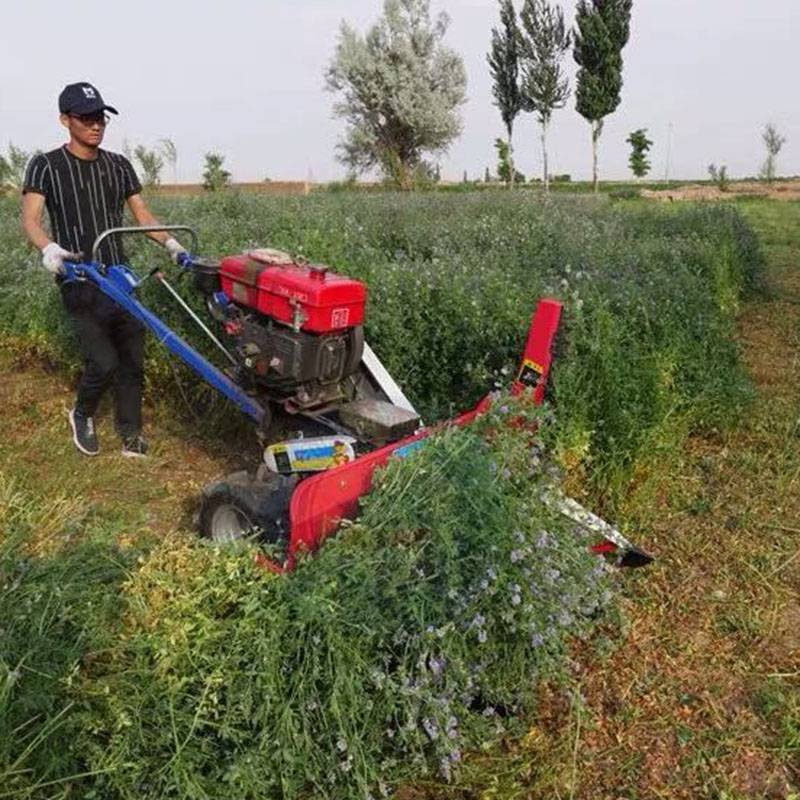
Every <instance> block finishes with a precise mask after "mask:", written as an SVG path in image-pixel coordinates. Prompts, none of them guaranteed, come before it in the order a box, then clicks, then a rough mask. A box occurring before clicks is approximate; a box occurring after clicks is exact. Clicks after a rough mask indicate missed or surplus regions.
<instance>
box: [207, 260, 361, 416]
mask: <svg viewBox="0 0 800 800" xmlns="http://www.w3.org/2000/svg"><path fill="white" fill-rule="evenodd" d="M195 275H196V279H197V283H198V287H199V288H200V289H201V290H202V291H204V292H205V293H206V295H207V296H208V298H209V305H210V308H211V310H212V313H214V316H215V317H216V318H217V319H218V320H219V321H220V322H222V324H223V327H224V330H225V332H226V334H227V336H228V337H229V344H231V345H232V347H231V349H232V350H233V352H234V353H235V354H236V356H237V357H238V358H237V360H238V361H239V365H240V374H239V375H238V376H237V378H238V380H240V381H241V382H242V383H243V384H245V385H247V384H251V385H254V386H263V387H264V388H265V389H267V390H268V391H269V392H270V394H271V395H272V397H273V399H275V400H278V401H280V402H282V403H283V405H284V406H285V407H286V408H288V409H294V410H303V411H307V410H316V409H320V408H324V407H326V406H328V405H330V404H336V403H339V402H340V401H342V400H347V399H349V395H350V394H352V387H351V386H348V384H347V379H348V378H350V377H351V376H353V375H354V374H355V373H356V372H357V370H358V367H359V364H360V362H361V356H362V353H363V349H364V334H363V329H362V323H363V322H364V306H365V304H366V299H367V289H366V286H365V285H364V284H363V283H361V282H360V281H356V280H353V279H351V278H346V277H344V276H341V275H336V274H334V273H332V272H329V271H328V268H327V267H323V266H318V265H309V264H300V263H297V262H296V261H293V260H292V259H291V258H290V257H289V256H287V255H286V254H284V253H280V252H277V251H272V250H254V251H251V252H249V253H245V254H242V255H236V256H228V257H227V258H223V259H222V261H221V262H219V263H217V262H213V263H212V262H208V263H207V265H206V266H205V268H204V269H196V271H195ZM220 290H221V291H222V292H223V293H224V296H223V297H222V298H221V299H222V300H225V298H227V302H220V295H219V294H218V293H219V292H220ZM351 383H352V381H351Z"/></svg>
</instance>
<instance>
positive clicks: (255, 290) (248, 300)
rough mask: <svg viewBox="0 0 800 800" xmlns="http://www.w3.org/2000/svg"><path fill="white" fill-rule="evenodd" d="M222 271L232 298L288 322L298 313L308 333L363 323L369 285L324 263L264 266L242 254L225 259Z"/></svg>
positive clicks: (291, 321)
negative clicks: (330, 269)
mask: <svg viewBox="0 0 800 800" xmlns="http://www.w3.org/2000/svg"><path fill="white" fill-rule="evenodd" d="M219 274H220V279H221V282H222V290H223V291H224V292H225V294H226V295H228V297H230V298H231V299H232V300H233V301H234V302H236V303H239V304H240V305H244V306H248V307H249V308H254V309H256V310H257V311H259V312H260V313H262V314H266V315H267V316H269V317H272V318H273V319H275V320H278V321H279V322H284V323H286V324H288V325H291V324H292V323H293V322H294V320H295V319H296V318H299V319H300V320H301V325H300V327H301V329H302V330H304V331H308V332H310V333H330V332H331V331H337V330H345V329H347V328H352V327H354V326H356V325H361V324H362V323H363V322H364V306H365V304H366V301H367V287H366V286H365V285H364V284H363V283H361V281H357V280H353V279H352V278H346V277H344V276H343V275H336V274H334V273H331V272H325V271H323V268H316V269H315V268H314V267H310V266H306V265H298V264H275V265H264V264H261V263H259V262H257V261H254V260H253V259H251V258H249V257H248V256H246V255H240V256H228V257H227V258H223V259H222V262H221V265H220V270H219ZM298 315H299V317H298Z"/></svg>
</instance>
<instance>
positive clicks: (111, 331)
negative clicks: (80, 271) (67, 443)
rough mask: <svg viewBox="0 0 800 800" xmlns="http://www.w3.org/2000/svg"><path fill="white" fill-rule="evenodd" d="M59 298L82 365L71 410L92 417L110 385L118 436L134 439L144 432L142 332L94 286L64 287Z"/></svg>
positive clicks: (131, 318)
mask: <svg viewBox="0 0 800 800" xmlns="http://www.w3.org/2000/svg"><path fill="white" fill-rule="evenodd" d="M61 296H62V299H63V301H64V306H65V308H66V309H67V312H68V313H69V316H70V320H71V322H72V325H73V328H74V330H75V332H76V333H77V335H78V341H79V343H80V348H81V353H82V354H83V359H84V370H83V375H82V376H81V381H80V384H79V385H78V397H77V400H76V401H75V410H76V411H77V412H78V413H79V414H82V415H84V416H87V417H91V416H93V415H94V413H95V411H96V410H97V406H98V404H99V402H100V398H101V397H102V396H103V392H104V391H105V390H106V388H107V387H108V386H109V384H111V383H112V382H113V384H114V395H115V400H116V425H117V431H118V432H119V434H120V436H122V437H123V438H128V437H129V436H134V435H136V434H138V433H139V432H140V431H141V429H142V384H143V382H144V328H143V327H142V325H141V323H139V322H138V320H136V319H134V318H133V317H132V316H131V315H130V314H128V312H127V311H125V309H123V308H122V307H121V306H118V305H117V304H116V303H115V302H114V301H113V300H112V299H111V298H110V297H106V295H104V294H103V293H102V292H101V291H100V290H99V289H97V287H95V286H94V285H92V284H89V283H68V284H64V285H62V287H61Z"/></svg>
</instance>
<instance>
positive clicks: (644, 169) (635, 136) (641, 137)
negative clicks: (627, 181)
mask: <svg viewBox="0 0 800 800" xmlns="http://www.w3.org/2000/svg"><path fill="white" fill-rule="evenodd" d="M625 141H626V142H627V143H628V144H629V145H630V146H631V155H630V158H629V159H628V165H629V166H630V168H631V172H632V173H633V174H634V175H635V176H636V177H637V178H643V177H644V176H645V175H647V173H648V172H650V162H649V161H648V160H647V153H648V151H649V150H650V148H651V147H652V146H653V143H652V141H650V139H648V138H647V128H638V129H637V130H635V131H633V132H632V133H631V134H630V135H629V136H628V138H627V139H626V140H625Z"/></svg>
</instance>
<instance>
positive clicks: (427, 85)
mask: <svg viewBox="0 0 800 800" xmlns="http://www.w3.org/2000/svg"><path fill="white" fill-rule="evenodd" d="M429 5H430V3H429V0H384V6H383V16H382V17H381V18H380V19H379V20H378V22H377V23H376V24H375V25H373V26H372V27H371V28H370V29H369V30H368V31H367V33H366V35H365V36H361V35H360V34H359V33H357V32H356V31H355V30H353V29H352V28H351V27H350V26H349V25H348V24H347V23H346V22H343V23H342V26H341V28H340V31H339V41H338V43H337V45H336V53H335V55H334V57H333V61H332V62H331V64H330V66H329V68H328V71H327V76H326V79H327V88H328V90H329V91H331V92H335V93H339V94H340V95H341V99H340V100H339V101H337V102H336V103H335V104H334V107H333V110H334V113H335V114H336V115H337V116H339V117H342V118H344V119H345V120H346V121H347V125H348V127H347V131H346V133H345V138H344V141H343V142H342V143H341V144H340V145H339V146H338V148H337V150H338V157H339V159H340V161H342V162H343V163H344V164H346V165H347V166H348V167H349V168H350V169H351V170H352V171H353V172H365V171H367V170H369V169H372V168H373V167H376V166H377V167H379V168H380V169H381V170H382V171H383V173H384V175H385V176H386V177H387V178H389V179H390V180H392V181H393V182H395V183H397V184H398V185H399V186H401V187H403V188H410V187H411V185H412V184H413V182H414V176H415V174H416V173H417V171H418V169H419V168H420V167H423V166H424V155H425V154H426V153H428V154H433V155H436V154H440V153H443V152H444V151H446V150H447V148H448V146H449V145H450V143H451V142H452V141H453V140H454V139H456V138H457V137H458V136H459V135H460V134H461V128H462V123H461V117H460V115H459V113H458V106H460V105H461V104H462V103H463V102H464V101H465V99H466V86H467V75H466V71H465V69H464V63H463V61H462V59H461V57H460V56H459V55H458V54H457V53H455V52H454V51H453V50H451V49H450V48H448V47H446V46H445V45H444V44H443V43H442V39H443V38H444V35H445V33H446V32H447V27H448V24H449V19H448V17H447V15H446V14H440V15H439V16H438V17H437V18H436V21H435V22H434V21H432V20H431V16H430V9H429Z"/></svg>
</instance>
